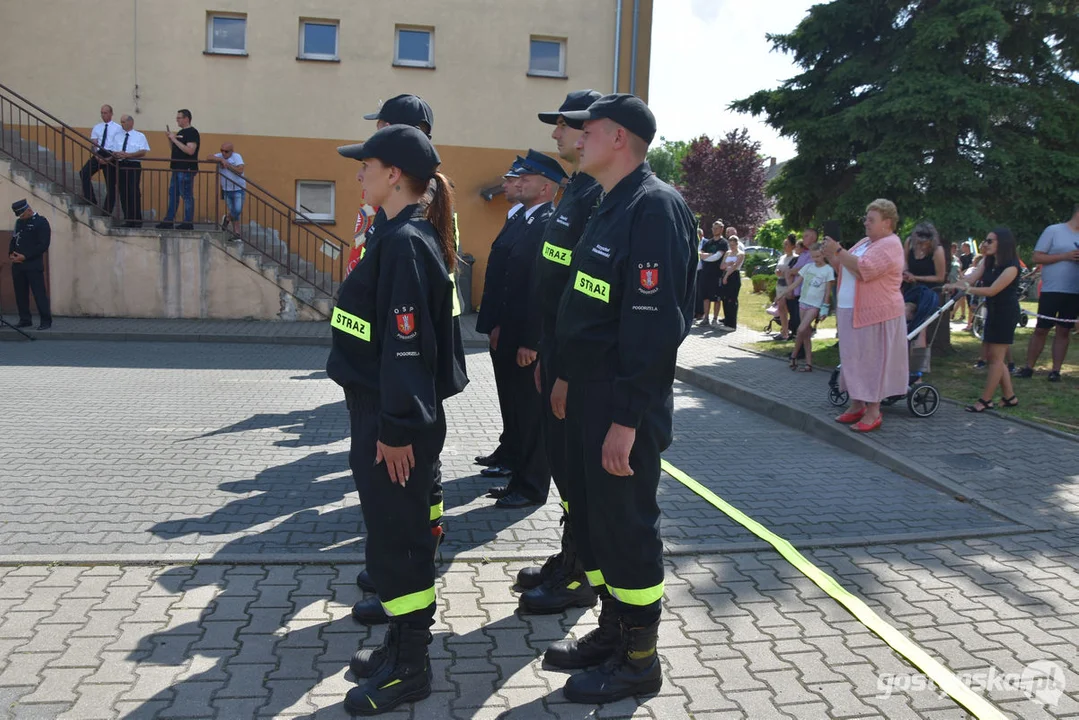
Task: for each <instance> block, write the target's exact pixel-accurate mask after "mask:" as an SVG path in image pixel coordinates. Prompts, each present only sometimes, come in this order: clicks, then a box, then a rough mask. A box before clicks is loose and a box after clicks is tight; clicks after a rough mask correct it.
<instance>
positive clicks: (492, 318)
mask: <svg viewBox="0 0 1079 720" xmlns="http://www.w3.org/2000/svg"><path fill="white" fill-rule="evenodd" d="M524 213H525V210H524V207H523V206H522V207H519V208H517V211H516V212H515V213H513V214H512V215H510V216H509V217H508V218H506V224H505V225H503V226H502V229H501V230H500V231H499V232H498V235H497V236H496V237H495V241H494V242H493V243H491V252H490V254H489V255H488V256H487V270H486V272H485V273H484V275H483V296H482V297H481V298H480V312H479V316H478V317H477V318H476V331H477V332H481V333H484V334H489V333H490V332H491V331H492V330H494V329H495V328H496V327H498V320H499V317H498V316H499V313H501V312H502V302H503V298H502V294H503V293H504V292H505V285H504V283H503V281H502V280H503V277H504V276H505V272H506V259H507V258H508V257H509V252H510V248H511V247H513V243H514V242H516V241H517V237H518V234H519V233H520V232H521V230H522V229H523V227H524V219H525V214H524Z"/></svg>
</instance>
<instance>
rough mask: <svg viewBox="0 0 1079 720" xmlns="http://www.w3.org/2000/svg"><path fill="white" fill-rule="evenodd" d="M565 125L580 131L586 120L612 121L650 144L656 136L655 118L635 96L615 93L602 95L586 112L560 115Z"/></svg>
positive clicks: (579, 111)
mask: <svg viewBox="0 0 1079 720" xmlns="http://www.w3.org/2000/svg"><path fill="white" fill-rule="evenodd" d="M562 117H564V118H566V124H567V125H569V126H570V127H572V128H577V129H578V130H580V129H581V128H583V127H584V124H585V122H586V121H587V120H600V119H602V118H607V119H608V120H612V121H614V122H616V123H618V124H619V125H621V126H622V127H624V128H625V129H626V130H629V131H630V132H631V133H633V134H634V135H636V136H637V137H639V138H641V139H642V140H644V141H645V142H646V143H649V144H651V143H652V139H653V138H654V137H655V136H656V116H655V115H653V114H652V111H651V110H649V109H648V106H647V105H645V104H644V100H641V99H640V98H639V97H637V96H636V95H628V94H626V93H615V94H612V95H604V96H603V97H601V98H600V99H599V100H596V101H595V102H594V103H592V104H591V105H589V106H588V109H587V110H567V111H566V112H564V113H562Z"/></svg>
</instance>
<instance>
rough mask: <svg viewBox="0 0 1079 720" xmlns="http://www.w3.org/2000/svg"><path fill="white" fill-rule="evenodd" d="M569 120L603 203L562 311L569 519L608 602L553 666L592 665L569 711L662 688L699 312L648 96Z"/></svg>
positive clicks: (691, 241)
mask: <svg viewBox="0 0 1079 720" xmlns="http://www.w3.org/2000/svg"><path fill="white" fill-rule="evenodd" d="M563 117H564V118H565V119H566V122H567V123H569V124H570V125H571V126H574V127H578V128H583V129H584V134H583V136H582V138H581V139H580V140H579V141H578V143H577V147H578V149H579V150H580V158H581V170H582V171H584V172H587V173H588V174H590V175H592V176H593V177H594V178H595V179H596V180H597V181H598V182H599V184H600V185H602V186H603V189H604V196H603V199H602V200H601V202H600V204H599V206H598V207H597V208H596V210H595V211H594V212H593V214H592V218H591V220H590V221H589V223H588V225H587V227H586V228H585V231H584V235H582V236H581V239H580V241H579V242H578V243H577V247H576V249H575V250H574V251H573V259H572V261H571V263H570V268H569V270H570V283H569V284H568V285H567V286H566V288H565V290H564V292H563V294H562V299H561V303H560V304H559V308H558V318H557V324H556V339H555V340H556V349H555V352H556V362H557V371H558V380H557V381H556V382H555V387H554V388H553V390H552V398H551V404H552V408H553V410H554V412H555V414H556V415H564V416H565V419H566V467H567V468H568V469H569V478H568V482H567V483H566V485H567V489H568V490H569V495H570V497H569V503H570V521H571V522H572V523H573V529H574V535H575V537H576V539H577V543H578V550H579V552H580V555H581V561H582V564H583V565H584V569H585V573H586V575H587V577H588V580H589V582H590V583H591V584H592V586H593V587H594V588H595V589H596V591H597V593H598V594H599V595H600V597H601V599H602V602H603V606H602V610H601V612H600V624H599V627H598V628H597V629H596V630H594V631H592V632H591V633H589V634H588V635H586V636H585V637H584V638H582V639H581V640H580V641H574V640H564V641H560V642H558V643H555V644H554V645H552V646H551V647H550V648H549V649H548V650H547V653H546V654H545V656H544V659H545V660H546V661H547V662H548V663H549V664H551V665H554V666H557V667H561V668H592V669H590V670H588V671H587V672H584V673H580V674H577V675H574V676H572V677H571V678H570V679H569V680H568V681H567V682H566V686H565V689H564V690H563V692H564V694H565V696H566V699H568V700H570V701H571V702H582V703H606V702H613V701H615V700H617V699H619V698H623V697H628V696H630V695H639V694H647V693H654V692H656V691H658V690H659V688H660V686H661V685H662V682H663V676H662V673H661V670H660V664H659V658H658V655H657V654H656V636H657V634H658V631H659V619H660V610H661V602H662V598H663V544H662V541H661V540H660V536H659V521H660V518H659V506H658V504H657V502H656V490H657V487H658V485H659V473H660V453H661V452H662V451H663V450H665V449H666V448H667V447H668V446H669V445H670V443H671V434H672V422H673V414H674V401H673V384H674V370H675V361H676V357H677V353H678V346H679V345H680V344H681V343H682V340H683V339H685V336H686V334H687V333H688V331H689V328H690V325H691V322H692V317H693V301H694V292H695V287H694V275H695V273H696V252H695V249H696V236H695V234H694V229H695V228H696V222H695V220H694V217H693V213H692V212H690V210H689V207H687V206H686V203H685V201H684V200H683V199H682V196H681V195H679V194H678V193H677V192H676V191H675V190H674V189H673V188H671V187H670V186H669V185H667V184H666V183H664V182H663V181H661V180H659V179H658V178H657V177H655V175H654V174H653V173H652V171H651V168H649V166H648V163H647V162H645V156H646V155H647V152H648V145H649V143H651V141H652V139H653V137H654V136H655V132H656V122H655V118H654V116H653V115H652V112H651V111H650V110H649V109H648V106H647V105H645V104H644V102H642V101H641V100H640V99H639V98H637V97H634V96H632V95H621V94H619V95H606V96H604V97H602V98H601V99H599V100H597V101H596V102H595V103H593V104H592V105H591V106H590V107H589V108H588V109H587V110H583V111H567V112H565V113H563ZM595 666H598V667H595Z"/></svg>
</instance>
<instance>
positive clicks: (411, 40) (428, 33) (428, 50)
mask: <svg viewBox="0 0 1079 720" xmlns="http://www.w3.org/2000/svg"><path fill="white" fill-rule="evenodd" d="M393 46H394V51H393V64H394V65H405V66H407V67H428V68H430V67H434V66H435V31H434V28H420V27H401V26H398V27H397V36H396V37H395V38H394V44H393Z"/></svg>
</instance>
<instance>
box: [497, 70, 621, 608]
mask: <svg viewBox="0 0 1079 720" xmlns="http://www.w3.org/2000/svg"><path fill="white" fill-rule="evenodd" d="M599 98H600V94H599V93H598V92H596V91H595V90H578V91H575V92H571V93H570V94H569V95H567V96H566V100H565V102H563V103H562V106H561V107H559V109H558V110H557V111H555V112H543V113H540V114H539V119H540V120H541V121H542V122H545V123H547V124H549V125H554V126H555V129H554V131H553V132H552V133H551V137H552V138H554V140H555V142H556V143H557V146H558V154H559V157H561V158H562V159H563V160H565V161H566V162H568V163H569V164H570V166H571V167H572V168H573V171H574V172H573V175H572V176H571V177H570V180H569V184H568V185H567V186H566V189H565V191H564V192H563V193H562V198H561V200H559V201H558V207H557V208H556V210H555V213H554V217H553V218H552V220H551V222H550V223H548V225H547V230H546V232H545V233H544V236H543V242H542V244H541V246H540V252H539V256H538V259H537V260H536V271H535V276H536V282H535V284H534V293H535V300H534V302H535V303H536V305H537V306H538V308H539V313H540V317H541V340H540V354H539V361H538V363H537V368H536V373H537V376H538V377H537V380H538V382H537V385H538V386H539V387H541V388H542V391H541V394H542V404H543V408H544V413H543V414H544V423H543V431H544V442H545V445H546V448H547V461H548V464H549V465H550V468H551V475H552V476H553V477H554V482H555V486H556V487H557V488H558V493H559V495H560V496H561V499H562V509H563V513H562V549H561V551H560V552H559V553H558V554H557V555H554V556H553V557H551V558H548V559H547V562H545V563H544V564H543V566H542V567H527V568H524V569H523V570H521V571H520V572H519V573H518V574H517V584H518V585H519V586H520V587H521V588H523V589H525V590H526V591H527V592H525V593H524V594H523V595H522V596H521V599H520V609H521V611H522V612H525V613H530V612H531V613H554V612H561V611H563V610H565V609H567V608H570V607H591V606H592V605H595V604H596V594H595V592H593V590H592V588H591V586H590V585H589V584H588V581H587V579H586V578H585V575H584V569H583V568H582V567H581V564H580V561H579V560H578V558H577V548H576V545H575V543H574V541H573V525H572V524H571V523H570V522H569V517H568V513H569V512H570V511H571V509H570V504H569V502H568V498H569V491H568V490H567V489H566V486H565V483H566V478H567V470H566V437H565V422H564V421H562V420H560V419H559V418H557V417H555V416H554V413H552V412H551V401H550V398H551V388H552V387H553V385H554V381H555V379H556V378H557V376H558V375H557V370H556V368H555V357H554V339H555V320H556V318H557V315H558V303H559V301H560V300H561V298H562V291H563V290H564V289H565V287H566V284H567V283H568V281H569V265H570V261H571V260H572V258H573V249H574V248H575V247H576V246H577V241H578V240H579V239H580V237H581V233H582V232H583V231H584V226H585V223H586V222H588V218H589V216H590V215H591V214H592V209H593V208H594V207H595V206H596V203H597V202H598V201H599V195H600V192H601V191H602V188H601V187H600V185H599V183H597V182H596V181H595V179H594V178H593V177H592V176H591V175H588V174H586V173H583V172H580V170H579V164H580V163H579V157H578V154H577V140H579V139H580V137H581V134H582V131H581V130H576V129H574V128H571V127H570V126H569V125H567V124H566V120H565V118H563V117H562V113H563V112H566V111H569V110H585V109H587V108H588V106H589V105H591V104H592V103H593V102H595V101H596V100H598V99H599Z"/></svg>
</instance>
